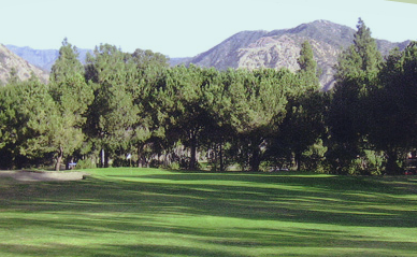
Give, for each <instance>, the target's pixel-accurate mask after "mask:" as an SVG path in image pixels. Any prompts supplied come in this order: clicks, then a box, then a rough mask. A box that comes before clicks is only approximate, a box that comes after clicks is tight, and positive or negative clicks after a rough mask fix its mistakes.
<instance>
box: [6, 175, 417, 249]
mask: <svg viewBox="0 0 417 257" xmlns="http://www.w3.org/2000/svg"><path fill="white" fill-rule="evenodd" d="M398 183H408V184H409V185H411V186H414V187H415V186H416V185H417V182H416V181H414V180H404V179H401V180H400V181H399V182H398V181H396V180H394V181H386V180H383V179H372V178H361V177H337V176H314V175H302V176H296V175H291V176H285V175H277V174H243V173H238V174H201V173H196V174H193V173H187V174H185V173H169V174H145V175H141V174H132V175H130V174H129V175H126V174H119V175H117V174H116V175H112V176H109V179H105V178H102V179H97V178H94V177H91V178H88V179H87V180H85V181H80V182H67V183H42V184H38V183H29V184H10V183H7V184H4V185H1V186H0V212H5V213H6V212H8V213H14V214H16V215H9V216H4V215H3V216H0V231H3V232H6V233H7V231H9V232H12V231H15V230H16V228H20V227H25V228H26V229H28V230H33V231H42V229H41V228H43V229H51V230H52V231H62V234H65V233H66V232H68V231H70V233H71V237H76V238H80V239H83V238H85V239H86V241H88V240H91V239H90V237H100V236H102V235H106V236H108V237H111V238H112V237H114V238H116V239H117V238H118V237H119V236H121V235H123V236H125V237H126V238H129V235H131V234H132V236H136V237H137V238H146V237H148V238H152V237H155V238H166V239H167V242H169V241H172V240H174V239H173V238H178V240H179V243H178V244H176V243H171V244H169V245H168V244H167V245H164V243H163V242H161V241H159V242H156V243H155V244H152V243H149V242H140V241H138V242H136V243H135V244H133V243H132V242H126V243H120V242H119V243H114V244H110V243H108V242H107V241H105V242H102V243H98V244H99V246H94V245H91V246H85V247H82V246H73V247H69V246H68V245H65V244H56V245H54V244H52V243H50V242H49V243H48V244H46V245H45V247H35V246H30V245H19V244H16V245H13V244H3V245H0V253H5V254H7V253H9V254H12V253H16V255H17V254H21V255H36V253H42V252H47V254H48V255H50V256H53V255H54V253H58V252H60V251H61V253H62V252H64V253H65V252H68V255H62V254H61V256H73V255H71V254H74V253H77V252H79V253H80V255H86V256H131V255H136V256H161V255H184V256H244V253H245V252H244V251H243V252H240V253H239V251H238V250H240V251H242V250H241V249H246V248H248V249H250V248H274V247H296V248H303V247H317V246H320V247H325V248H330V249H331V248H335V249H336V248H343V247H344V248H352V249H354V248H355V247H356V248H363V249H382V250H383V249H387V250H388V249H406V250H407V249H417V243H415V242H391V241H387V240H380V239H378V238H376V237H375V238H373V237H366V238H358V236H357V235H354V234H352V235H349V234H346V232H345V231H342V230H329V229H325V228H323V227H321V225H328V224H331V225H340V226H352V227H367V228H373V227H374V228H384V227H387V228H416V227H417V218H416V215H417V211H416V208H415V206H416V203H417V201H416V200H417V198H415V197H414V198H413V197H410V191H408V189H407V188H403V187H398ZM43 215H44V216H43ZM53 217H56V219H53ZM170 217H185V219H189V221H188V220H187V221H185V222H184V223H180V224H179V223H173V222H171V221H170V220H169V218H170ZM206 217H209V218H213V219H214V221H212V222H214V223H215V222H216V221H217V220H222V219H223V218H228V219H229V218H233V219H238V220H239V221H240V222H243V223H244V222H245V220H247V221H248V222H249V221H251V222H255V224H256V222H257V221H259V222H260V223H259V226H257V227H255V228H252V227H249V226H246V225H245V224H241V225H239V224H237V225H236V224H235V225H233V224H230V225H228V224H222V226H219V227H216V225H215V224H214V225H212V226H206V225H204V222H205V221H206V220H205V218H206ZM200 218H201V219H200ZM216 219H217V220H216ZM196 220H197V221H196ZM187 222H189V223H188V224H187ZM268 222H284V223H285V222H292V223H294V222H296V223H300V224H305V225H306V226H312V227H314V226H317V229H313V228H304V229H301V228H294V227H291V228H285V227H284V228H280V229H277V228H268ZM251 224H253V223H251ZM251 226H253V225H251ZM207 227H209V228H207ZM16 233H17V232H16ZM0 234H1V232H0ZM59 234H61V233H59ZM142 234H143V235H144V236H142ZM156 235H157V236H156ZM181 238H186V239H187V240H188V241H187V240H185V241H186V242H188V243H184V242H183V241H181ZM155 240H156V239H155ZM413 240H415V238H414V239H413ZM196 245H198V246H200V247H197V246H196ZM209 246H211V247H209ZM216 247H217V248H216ZM226 248H230V249H229V250H226ZM234 249H236V254H235V253H234ZM334 251H335V252H334V255H335V256H336V255H337V254H336V253H337V252H336V250H334ZM410 251H411V250H410ZM247 254H248V256H256V254H254V253H252V252H248V253H247ZM303 255H304V256H308V253H306V254H303ZM286 256H291V254H286ZM311 256H315V255H314V254H312V255H311ZM380 256H384V255H383V254H382V253H380ZM387 256H389V255H387Z"/></svg>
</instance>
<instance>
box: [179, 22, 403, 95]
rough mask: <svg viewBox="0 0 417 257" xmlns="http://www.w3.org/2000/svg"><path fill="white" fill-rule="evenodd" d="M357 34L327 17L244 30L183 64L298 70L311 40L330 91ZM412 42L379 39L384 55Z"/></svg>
mask: <svg viewBox="0 0 417 257" xmlns="http://www.w3.org/2000/svg"><path fill="white" fill-rule="evenodd" d="M354 33H355V30H354V29H352V28H350V27H347V26H343V25H339V24H335V23H332V22H330V21H325V20H318V21H314V22H311V23H305V24H301V25H299V26H297V27H295V28H292V29H283V30H273V31H270V32H268V31H243V32H240V33H237V34H235V35H233V36H231V37H230V38H228V39H226V40H225V41H223V42H222V43H220V44H218V45H217V46H215V47H213V48H211V49H209V50H208V51H206V52H203V53H201V54H199V55H197V56H195V57H192V58H190V59H188V60H185V61H184V62H182V63H183V64H186V65H187V64H190V63H193V64H196V65H199V66H202V67H215V68H217V69H220V70H225V69H227V68H235V69H237V68H245V69H249V70H252V69H258V68H262V67H265V68H275V69H279V68H281V67H285V68H288V69H290V70H292V71H296V70H298V69H299V65H298V62H297V59H298V57H299V56H300V50H301V44H302V43H303V42H304V41H305V40H308V41H309V42H310V44H311V46H312V48H313V51H314V55H315V58H316V60H317V63H318V67H319V68H320V69H321V76H320V83H321V85H322V87H323V90H328V89H330V88H331V87H332V86H333V84H334V79H333V74H334V70H333V67H334V65H335V64H336V63H337V58H338V56H339V54H340V53H341V51H342V49H345V48H346V47H348V46H349V45H351V44H352V43H353V37H354ZM408 43H409V41H405V42H402V43H391V42H389V41H386V40H377V45H378V48H379V50H380V51H381V53H382V54H383V55H387V54H388V52H389V51H390V50H391V49H392V48H394V47H399V48H400V50H403V49H404V48H405V47H406V46H407V44H408ZM177 63H178V62H177Z"/></svg>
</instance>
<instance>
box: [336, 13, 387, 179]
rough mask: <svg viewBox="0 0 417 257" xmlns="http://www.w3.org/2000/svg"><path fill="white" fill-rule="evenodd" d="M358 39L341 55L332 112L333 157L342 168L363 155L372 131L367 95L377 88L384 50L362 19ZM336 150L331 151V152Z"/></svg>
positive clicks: (346, 167)
mask: <svg viewBox="0 0 417 257" xmlns="http://www.w3.org/2000/svg"><path fill="white" fill-rule="evenodd" d="M357 29H358V30H357V32H356V33H355V35H354V42H353V45H351V46H350V47H349V48H348V49H346V50H345V51H344V52H343V53H342V55H341V56H340V57H339V60H338V64H337V65H336V76H335V78H336V84H335V87H334V90H333V95H332V103H331V109H330V115H329V124H330V128H331V137H332V142H333V145H332V146H331V149H332V151H333V153H337V156H334V157H333V159H337V160H339V161H338V163H336V162H335V163H334V165H335V168H336V169H337V170H340V172H348V170H349V169H354V167H353V166H352V164H353V162H352V161H353V160H354V159H355V158H357V156H358V155H361V154H362V152H363V150H364V147H365V142H366V137H367V134H368V132H369V127H368V120H367V110H368V109H369V105H370V104H372V102H371V101H369V98H367V96H368V95H370V94H372V91H373V90H375V89H376V88H377V83H378V80H377V74H378V71H379V68H380V66H381V61H382V58H381V54H380V53H379V51H378V49H377V45H376V41H375V40H374V39H373V38H372V37H371V32H370V29H369V28H367V27H366V25H365V23H364V22H363V21H362V19H359V22H358V25H357ZM331 155H332V153H330V154H329V156H331Z"/></svg>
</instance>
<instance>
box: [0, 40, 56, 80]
mask: <svg viewBox="0 0 417 257" xmlns="http://www.w3.org/2000/svg"><path fill="white" fill-rule="evenodd" d="M13 68H15V69H16V71H17V76H18V77H19V79H20V80H22V81H24V80H27V79H29V78H30V76H31V74H32V72H33V73H34V74H35V75H36V76H37V77H38V78H39V79H40V80H41V81H42V82H44V83H47V82H48V80H49V75H48V73H47V72H45V71H43V70H42V69H40V68H38V67H36V66H35V65H33V64H31V63H29V62H28V61H27V60H24V59H23V58H21V57H19V56H17V55H16V54H15V53H13V52H12V51H10V50H9V49H8V48H6V47H5V46H4V45H2V44H0V82H1V83H3V84H5V83H7V81H8V79H9V78H10V71H11V70H12V69H13Z"/></svg>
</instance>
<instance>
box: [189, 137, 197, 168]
mask: <svg viewBox="0 0 417 257" xmlns="http://www.w3.org/2000/svg"><path fill="white" fill-rule="evenodd" d="M190 139H191V140H190V151H191V153H190V155H191V156H190V165H189V168H188V169H189V170H195V168H196V167H195V166H196V162H197V160H196V152H197V140H196V136H195V134H194V133H193V132H191V133H190Z"/></svg>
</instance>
